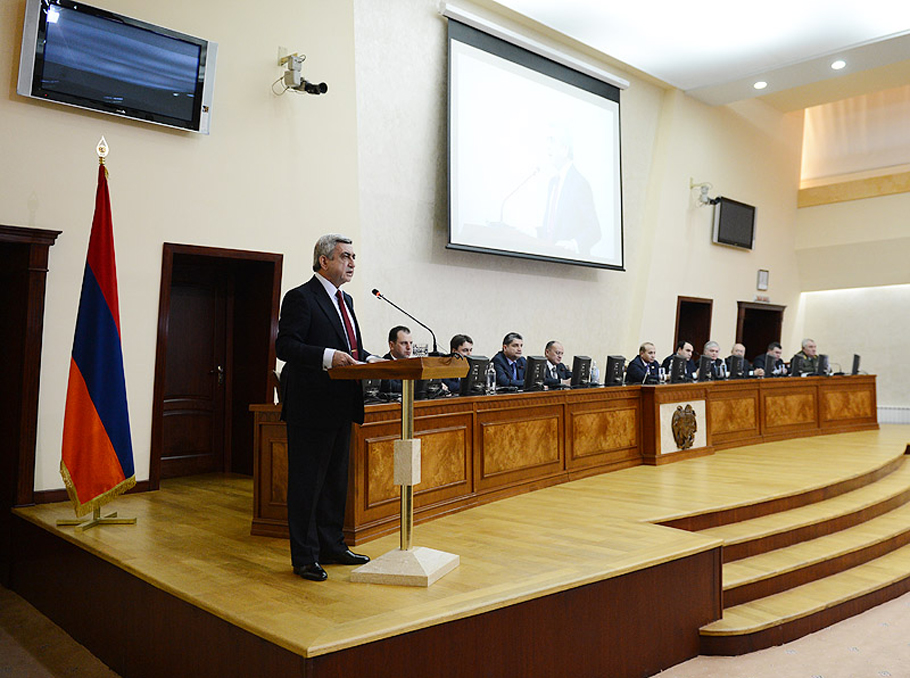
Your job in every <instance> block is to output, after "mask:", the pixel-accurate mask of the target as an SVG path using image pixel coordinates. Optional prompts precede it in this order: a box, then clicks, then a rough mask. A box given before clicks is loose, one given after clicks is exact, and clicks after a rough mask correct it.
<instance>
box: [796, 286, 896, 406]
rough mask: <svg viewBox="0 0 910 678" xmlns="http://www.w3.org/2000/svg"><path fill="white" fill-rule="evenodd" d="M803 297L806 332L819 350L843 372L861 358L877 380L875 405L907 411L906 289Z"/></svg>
mask: <svg viewBox="0 0 910 678" xmlns="http://www.w3.org/2000/svg"><path fill="white" fill-rule="evenodd" d="M802 298H803V306H804V309H805V311H804V313H805V327H806V328H807V330H806V331H807V333H808V334H810V335H811V336H812V338H813V339H815V340H816V342H818V348H819V351H820V352H822V353H827V354H828V355H829V356H830V359H831V361H832V362H835V363H838V364H839V366H840V367H841V368H842V369H843V370H844V371H846V372H849V371H850V367H851V365H852V364H853V354H854V353H859V354H860V355H861V356H862V363H861V366H860V369H861V370H862V371H864V372H867V373H869V374H875V375H878V376H877V379H876V384H877V387H878V404H879V405H880V406H888V407H910V396H908V389H907V384H908V383H910V360H908V358H907V354H908V348H910V346H908V342H907V336H908V333H910V321H908V319H907V316H908V313H907V310H908V309H910V285H891V286H887V287H868V288H863V289H834V290H826V291H820V292H806V293H804V294H803V295H802Z"/></svg>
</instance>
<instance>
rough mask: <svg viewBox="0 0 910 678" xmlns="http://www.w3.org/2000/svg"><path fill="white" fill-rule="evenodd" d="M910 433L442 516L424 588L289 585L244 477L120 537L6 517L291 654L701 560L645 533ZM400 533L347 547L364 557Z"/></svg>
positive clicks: (864, 457)
mask: <svg viewBox="0 0 910 678" xmlns="http://www.w3.org/2000/svg"><path fill="white" fill-rule="evenodd" d="M908 442H910V427H907V426H903V427H901V426H883V427H882V428H881V429H880V430H879V431H866V432H857V433H847V434H839V435H833V436H821V437H815V438H803V439H798V440H790V441H783V442H776V443H767V444H763V445H758V446H753V447H744V448H736V449H732V450H726V451H722V452H719V453H717V454H715V455H713V456H711V457H704V458H700V459H693V460H688V461H683V462H679V463H676V464H670V465H666V466H660V467H650V466H640V467H635V468H631V469H626V470H622V471H617V472H614V473H609V474H604V475H600V476H595V477H591V478H585V479H582V480H578V481H574V482H570V483H565V484H562V485H558V486H555V487H551V488H547V489H543V490H539V491H537V492H533V493H529V494H525V495H521V496H517V497H512V498H509V499H506V500H503V501H500V502H496V503H492V504H488V505H485V506H480V507H477V508H473V509H470V510H467V511H463V512H461V513H457V514H454V515H450V516H446V517H444V518H440V519H438V520H435V521H432V522H430V523H426V524H421V525H418V526H417V527H416V529H415V539H414V542H415V545H418V546H427V547H431V548H436V549H440V550H444V551H449V552H452V553H457V554H459V555H460V557H461V565H460V567H459V568H458V569H456V570H455V571H454V572H452V573H450V574H449V575H447V576H445V577H444V578H443V579H441V580H440V581H439V582H437V583H436V584H435V585H433V586H432V587H430V588H429V589H413V588H403V587H402V588H399V587H391V586H375V585H368V584H352V583H351V582H350V581H349V580H348V579H349V572H350V568H346V567H342V566H328V567H327V570H328V572H329V581H327V582H325V583H321V584H315V583H312V582H306V581H303V580H302V579H300V578H298V577H295V576H294V575H293V574H292V572H291V570H290V566H289V555H288V548H287V543H286V542H284V541H283V540H277V539H271V538H266V537H251V536H250V534H249V530H250V519H251V506H252V481H251V479H249V478H245V477H238V476H202V477H195V478H187V479H177V480H172V481H166V482H164V483H162V489H161V490H160V491H158V492H153V493H144V494H136V495H129V496H126V497H122V498H120V499H118V500H117V501H116V502H114V504H112V505H111V506H110V507H109V509H110V510H116V511H118V512H119V513H120V515H124V516H136V517H137V518H138V524H137V525H136V526H132V527H120V526H117V527H104V528H102V529H94V530H90V531H88V532H85V533H75V532H73V531H72V529H66V528H64V530H60V531H58V530H57V528H56V526H55V522H56V520H57V519H58V518H64V517H71V516H72V510H71V508H70V507H69V505H68V504H45V505H41V506H35V507H31V508H28V509H19V510H17V513H18V514H19V515H21V516H23V517H24V518H26V519H27V520H30V521H32V522H33V523H36V524H38V525H40V526H42V527H44V528H45V529H48V530H50V531H53V532H59V533H60V534H61V535H63V537H64V538H65V539H68V540H69V541H71V542H73V543H77V544H79V545H80V546H81V547H82V548H85V549H87V550H89V551H91V552H93V553H95V554H97V555H98V556H100V557H101V558H104V559H105V560H108V561H110V562H112V563H115V564H117V565H118V566H120V567H122V568H123V569H126V570H128V571H129V572H131V573H133V574H135V575H136V576H138V577H140V578H142V579H143V580H145V581H147V582H150V583H152V584H153V585H155V586H157V587H158V588H161V589H163V590H166V591H168V592H170V593H172V594H173V595H175V596H177V597H179V598H181V599H184V600H187V601H189V602H191V603H193V604H195V605H197V606H199V607H201V608H203V609H205V610H207V611H209V612H211V613H213V614H215V615H217V616H219V617H221V618H223V619H225V620H228V621H230V622H232V623H234V624H236V625H237V626H240V627H241V628H244V629H247V630H249V631H251V632H253V633H255V634H257V635H259V636H262V637H264V638H267V639H268V640H270V641H272V642H274V643H276V644H278V645H280V646H282V647H284V648H286V649H288V650H291V651H293V652H296V653H299V654H301V655H303V656H317V655H319V654H323V653H326V652H332V651H335V650H339V649H342V648H345V647H351V646H354V645H357V644H360V643H364V642H369V641H371V640H377V639H380V638H385V637H389V636H391V635H396V634H399V633H403V632H407V631H409V630H413V629H417V628H423V627H425V626H429V625H433V624H439V623H443V622H446V621H450V620H453V619H459V618H463V617H466V616H470V615H472V614H478V613H481V612H485V611H489V610H492V609H497V608H499V607H502V606H506V605H510V604H513V603H516V602H520V601H524V600H528V599H531V598H534V597H537V596H540V595H545V594H547V593H552V592H557V591H561V590H565V589H568V588H571V587H574V586H578V585H581V584H584V583H588V582H592V581H598V580H601V579H605V578H609V577H615V576H618V575H621V574H624V573H626V572H630V571H633V570H636V569H641V568H644V567H648V566H651V565H655V564H658V563H661V562H666V561H667V560H670V559H674V558H679V557H683V556H686V555H690V554H692V553H697V552H700V551H704V550H707V549H710V548H714V547H716V546H717V544H718V543H719V540H718V539H717V538H716V537H713V536H707V535H701V534H696V533H689V532H685V531H682V530H677V529H673V528H669V527H662V526H659V525H654V524H651V523H653V522H656V521H658V520H666V519H669V518H672V517H678V516H685V515H689V514H693V513H700V512H705V511H709V510H716V509H718V508H723V507H731V506H740V505H745V504H749V503H754V502H759V501H764V500H767V499H769V498H774V497H779V496H786V495H789V494H794V493H799V492H802V491H804V490H806V489H808V488H813V487H823V486H825V485H828V484H831V483H833V482H837V481H840V480H843V479H845V478H851V477H854V476H857V475H863V474H865V473H868V472H870V471H871V470H874V469H875V468H878V467H879V466H881V465H883V464H886V463H888V462H889V461H890V460H893V459H894V458H895V457H898V456H900V455H901V454H902V453H903V452H904V448H905V446H906V444H907V443H908ZM397 546H398V537H397V535H392V536H389V537H383V538H381V539H377V540H375V541H372V542H368V543H367V544H365V545H363V546H361V547H358V548H357V550H358V551H361V552H364V553H367V554H368V555H370V556H373V557H375V556H378V555H381V554H382V553H385V552H386V551H389V550H392V549H394V548H397Z"/></svg>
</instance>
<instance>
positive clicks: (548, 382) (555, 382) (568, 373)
mask: <svg viewBox="0 0 910 678" xmlns="http://www.w3.org/2000/svg"><path fill="white" fill-rule="evenodd" d="M556 374H557V377H558V379H554V378H553V377H551V376H550V361H547V366H546V368H545V369H544V372H543V383H544V386H559V385H560V383H559V382H560V380H562V379H571V378H572V370H570V369H569V368H568V367H566V365H565V363H558V364H557V365H556Z"/></svg>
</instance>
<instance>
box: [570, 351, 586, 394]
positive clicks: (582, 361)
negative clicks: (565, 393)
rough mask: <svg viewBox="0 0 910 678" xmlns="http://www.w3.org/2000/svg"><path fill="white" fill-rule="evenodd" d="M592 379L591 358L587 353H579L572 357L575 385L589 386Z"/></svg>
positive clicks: (572, 382)
mask: <svg viewBox="0 0 910 678" xmlns="http://www.w3.org/2000/svg"><path fill="white" fill-rule="evenodd" d="M590 381H591V359H590V358H589V357H588V356H586V355H577V356H575V357H574V358H573V359H572V381H571V382H569V383H570V384H571V385H572V386H573V387H576V388H577V387H580V386H587V385H588V384H589V383H590Z"/></svg>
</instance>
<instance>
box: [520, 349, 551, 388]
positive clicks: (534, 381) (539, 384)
mask: <svg viewBox="0 0 910 678" xmlns="http://www.w3.org/2000/svg"><path fill="white" fill-rule="evenodd" d="M546 369H547V359H546V358H544V357H543V356H542V355H532V356H528V364H527V366H525V383H524V390H525V391H543V382H544V374H545V373H546Z"/></svg>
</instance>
